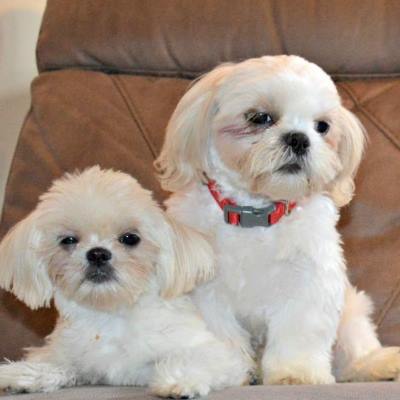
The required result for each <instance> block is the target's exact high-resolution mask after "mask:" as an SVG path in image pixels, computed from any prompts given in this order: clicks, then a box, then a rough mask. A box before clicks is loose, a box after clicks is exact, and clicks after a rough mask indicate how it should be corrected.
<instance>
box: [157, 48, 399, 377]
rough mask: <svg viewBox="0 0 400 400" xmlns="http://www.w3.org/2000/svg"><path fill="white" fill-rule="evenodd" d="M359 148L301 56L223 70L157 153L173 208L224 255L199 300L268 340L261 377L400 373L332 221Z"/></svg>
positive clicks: (247, 336)
mask: <svg viewBox="0 0 400 400" xmlns="http://www.w3.org/2000/svg"><path fill="white" fill-rule="evenodd" d="M363 145H364V133H363V128H362V126H361V124H360V122H359V121H358V120H357V119H356V117H355V116H354V115H353V114H351V113H350V112H349V111H348V110H346V109H345V108H344V107H343V106H342V104H341V101H340V98H339V95H338V92H337V90H336V88H335V85H334V83H333V82H332V80H331V79H330V77H329V76H328V75H327V74H326V73H325V72H324V71H323V70H322V69H321V68H319V67H318V66H316V65H315V64H312V63H309V62H307V61H306V60H304V59H302V58H300V57H296V56H275V57H261V58H257V59H250V60H247V61H244V62H242V63H239V64H226V65H222V66H220V67H218V68H216V69H215V70H213V71H211V72H210V73H209V74H207V75H206V76H204V77H203V78H201V79H200V80H199V81H198V82H197V83H195V84H194V86H192V87H191V88H190V90H189V91H188V92H187V93H186V94H185V95H184V97H183V98H182V99H181V101H180V102H179V104H178V106H177V108H176V110H175V112H174V114H173V115H172V118H171V120H170V122H169V125H168V128H167V134H166V139H165V143H164V147H163V149H162V152H161V155H160V157H159V159H158V160H157V162H156V167H157V168H158V170H159V172H160V179H161V182H162V185H163V188H164V189H166V190H169V191H172V192H175V193H174V194H173V195H172V197H171V198H170V199H169V200H168V202H167V206H168V212H169V213H170V214H171V215H173V216H174V217H175V218H177V219H179V220H180V221H182V222H184V223H185V224H187V225H188V226H192V227H195V228H196V229H198V230H199V231H202V232H204V233H206V234H207V235H208V236H210V237H214V242H215V246H216V252H217V275H216V277H215V279H214V280H213V281H211V282H210V283H206V284H204V285H203V286H202V287H200V288H199V289H198V290H197V291H196V293H195V295H194V299H195V301H196V303H197V304H198V306H199V307H200V308H201V310H202V312H203V315H204V316H205V319H206V321H207V323H208V324H209V326H210V327H211V329H212V330H213V331H214V332H215V333H216V334H217V335H218V336H219V337H221V338H225V339H226V338H228V339H230V340H231V342H232V343H233V344H235V345H236V346H238V347H240V348H242V349H244V350H245V351H247V352H248V353H249V354H253V347H254V346H252V345H251V344H252V343H251V339H254V338H256V339H258V341H259V342H262V343H265V349H264V352H263V355H262V360H261V366H262V371H263V379H264V382H265V383H273V384H291V383H305V384H307V383H330V382H333V381H334V380H335V377H336V379H337V380H341V381H348V380H379V379H393V378H395V377H396V376H397V375H398V373H399V371H400V352H399V348H397V347H393V348H382V346H381V344H380V343H379V341H378V339H377V336H376V333H375V326H374V325H373V323H372V322H371V320H370V314H371V309H372V305H371V302H370V300H369V298H368V297H367V296H366V295H365V294H364V293H362V292H357V291H356V290H355V289H354V288H353V287H351V286H350V284H349V282H348V279H347V275H346V266H345V261H344V258H343V254H342V248H341V244H340V236H339V234H338V232H337V230H336V223H337V220H338V207H340V206H342V205H345V204H347V203H348V202H349V201H350V200H351V197H352V195H353V188H354V184H353V176H354V174H355V172H356V170H357V167H358V165H359V163H360V160H361V156H362V152H363ZM221 209H223V211H222V210H221ZM335 342H336V345H335ZM333 347H334V352H333V354H332V348H333ZM332 358H333V365H332Z"/></svg>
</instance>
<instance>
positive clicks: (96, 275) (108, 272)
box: [84, 263, 116, 284]
mask: <svg viewBox="0 0 400 400" xmlns="http://www.w3.org/2000/svg"><path fill="white" fill-rule="evenodd" d="M115 279H116V277H115V272H114V268H113V266H112V265H111V264H109V263H104V264H89V265H88V267H87V269H86V273H85V278H84V280H85V281H89V282H92V283H95V284H101V283H105V282H109V281H112V280H115Z"/></svg>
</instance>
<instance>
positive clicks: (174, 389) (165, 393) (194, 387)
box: [151, 381, 210, 399]
mask: <svg viewBox="0 0 400 400" xmlns="http://www.w3.org/2000/svg"><path fill="white" fill-rule="evenodd" d="M151 392H152V393H153V394H154V395H156V396H159V397H164V398H167V399H194V398H195V397H200V396H206V395H207V394H208V393H209V392H210V388H209V387H208V386H207V385H199V384H195V383H192V384H190V383H185V382H183V381H182V382H171V383H169V384H161V385H160V384H158V385H155V386H152V387H151Z"/></svg>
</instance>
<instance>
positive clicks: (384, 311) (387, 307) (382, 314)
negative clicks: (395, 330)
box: [376, 279, 400, 327]
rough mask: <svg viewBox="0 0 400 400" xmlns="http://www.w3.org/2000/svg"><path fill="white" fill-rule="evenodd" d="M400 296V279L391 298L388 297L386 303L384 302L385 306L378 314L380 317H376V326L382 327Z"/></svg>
mask: <svg viewBox="0 0 400 400" xmlns="http://www.w3.org/2000/svg"><path fill="white" fill-rule="evenodd" d="M399 294H400V279H398V280H397V282H396V284H395V285H394V288H393V289H392V291H391V292H390V294H389V296H388V297H387V299H386V301H385V302H384V304H383V306H382V307H381V309H380V310H379V312H378V316H377V317H376V325H377V327H380V326H381V325H382V323H383V321H384V319H385V317H386V315H387V313H388V312H389V311H390V309H391V308H392V306H393V303H394V302H395V301H396V299H397V298H398V296H399Z"/></svg>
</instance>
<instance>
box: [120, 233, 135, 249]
mask: <svg viewBox="0 0 400 400" xmlns="http://www.w3.org/2000/svg"><path fill="white" fill-rule="evenodd" d="M118 240H119V241H120V242H121V243H122V244H125V245H126V246H136V245H137V244H138V243H139V242H140V237H139V236H138V235H137V234H136V233H129V232H128V233H124V234H123V235H121V236H120V237H119V238H118Z"/></svg>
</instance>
